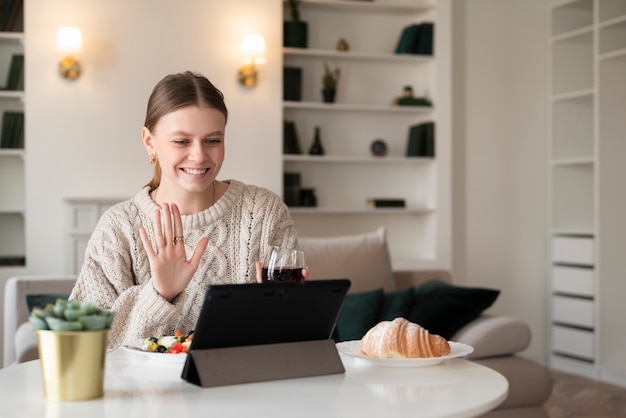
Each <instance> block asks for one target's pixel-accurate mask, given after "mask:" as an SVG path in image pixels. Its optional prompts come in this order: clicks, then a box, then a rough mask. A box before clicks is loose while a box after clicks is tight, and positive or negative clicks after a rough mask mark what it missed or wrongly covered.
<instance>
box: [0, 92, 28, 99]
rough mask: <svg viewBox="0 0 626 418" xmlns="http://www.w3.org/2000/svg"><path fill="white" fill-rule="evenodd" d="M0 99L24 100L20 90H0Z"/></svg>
mask: <svg viewBox="0 0 626 418" xmlns="http://www.w3.org/2000/svg"><path fill="white" fill-rule="evenodd" d="M0 99H20V100H24V92H23V91H22V90H11V91H9V90H0Z"/></svg>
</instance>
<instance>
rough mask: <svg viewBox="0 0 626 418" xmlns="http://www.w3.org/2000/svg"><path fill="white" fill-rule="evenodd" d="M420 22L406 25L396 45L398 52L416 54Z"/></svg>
mask: <svg viewBox="0 0 626 418" xmlns="http://www.w3.org/2000/svg"><path fill="white" fill-rule="evenodd" d="M418 30H419V25H418V24H413V25H410V26H407V27H405V28H404V29H403V30H402V33H401V35H400V39H399V40H398V44H397V45H396V50H395V53H396V54H414V53H415V52H414V51H415V49H416V45H417V33H418Z"/></svg>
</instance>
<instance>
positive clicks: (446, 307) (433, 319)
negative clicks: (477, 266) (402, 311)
mask: <svg viewBox="0 0 626 418" xmlns="http://www.w3.org/2000/svg"><path fill="white" fill-rule="evenodd" d="M499 294H500V291H499V290H494V289H485V288H477V287H462V286H454V285H451V284H448V283H445V282H442V281H440V280H436V279H435V280H430V281H428V282H426V283H424V284H422V285H420V286H417V287H415V288H414V299H413V304H412V306H411V309H410V311H409V315H408V318H407V319H408V320H409V321H411V322H415V323H416V324H419V325H421V326H422V327H424V328H426V329H427V330H428V331H429V332H430V333H431V334H438V335H441V336H442V337H444V338H446V339H448V340H449V339H450V338H452V336H453V335H454V334H455V333H456V332H457V331H458V330H460V329H461V328H463V327H464V326H465V325H467V324H469V323H470V322H472V321H473V320H474V319H476V318H478V317H479V316H480V314H481V313H482V312H483V311H484V310H485V309H487V308H488V307H490V306H491V305H492V304H493V302H495V300H496V299H497V297H498V295H499Z"/></svg>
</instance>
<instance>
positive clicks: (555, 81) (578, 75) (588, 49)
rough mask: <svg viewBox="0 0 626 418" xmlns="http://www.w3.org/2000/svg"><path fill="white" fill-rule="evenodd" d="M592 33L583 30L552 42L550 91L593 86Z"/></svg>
mask: <svg viewBox="0 0 626 418" xmlns="http://www.w3.org/2000/svg"><path fill="white" fill-rule="evenodd" d="M593 62H594V59H593V33H591V32H585V33H583V34H580V35H576V36H574V37H568V38H567V39H563V40H560V41H558V42H554V43H553V44H552V64H553V65H552V71H553V72H552V93H553V94H554V95H559V94H564V93H570V92H576V91H580V90H586V89H592V88H593V85H594V84H593Z"/></svg>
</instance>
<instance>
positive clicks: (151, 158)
mask: <svg viewBox="0 0 626 418" xmlns="http://www.w3.org/2000/svg"><path fill="white" fill-rule="evenodd" d="M154 163H156V155H154V154H150V164H152V165H154Z"/></svg>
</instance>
